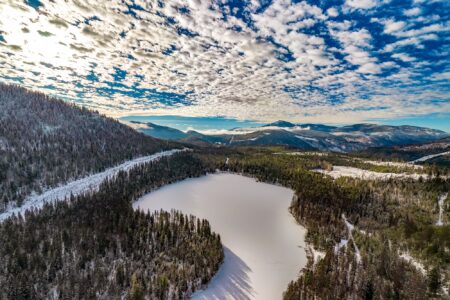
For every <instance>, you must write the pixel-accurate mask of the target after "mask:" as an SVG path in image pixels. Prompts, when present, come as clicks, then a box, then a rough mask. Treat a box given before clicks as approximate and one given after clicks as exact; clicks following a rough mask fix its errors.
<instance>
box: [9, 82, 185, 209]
mask: <svg viewBox="0 0 450 300" xmlns="http://www.w3.org/2000/svg"><path fill="white" fill-rule="evenodd" d="M176 147H177V146H175V145H173V144H171V143H168V142H162V141H158V140H156V139H153V138H151V137H148V136H145V135H143V134H141V133H138V132H136V131H135V130H133V129H131V128H129V127H128V126H125V125H123V124H121V123H119V122H118V121H116V120H113V119H110V118H106V117H104V116H101V115H99V114H98V113H96V112H93V111H90V110H88V109H84V108H79V107H78V106H75V105H69V104H67V103H65V102H63V101H61V100H57V99H55V98H51V97H48V96H46V95H45V94H42V93H37V92H31V91H28V90H26V89H23V88H19V87H17V86H14V85H5V84H1V83H0V212H1V211H3V210H4V209H5V208H6V207H7V206H8V205H20V204H21V202H22V201H23V200H24V198H25V197H26V196H28V195H30V194H31V193H32V192H35V193H38V194H39V193H41V192H42V190H45V189H47V188H50V187H55V186H57V185H59V184H61V183H64V182H67V181H68V180H72V179H75V178H80V177H84V176H86V175H88V174H91V173H96V172H99V171H102V170H104V169H106V168H108V167H112V166H114V165H116V164H118V163H121V162H123V161H125V160H129V159H131V158H133V157H136V156H141V155H148V154H151V153H155V152H158V151H161V150H164V149H169V148H170V149H172V148H176Z"/></svg>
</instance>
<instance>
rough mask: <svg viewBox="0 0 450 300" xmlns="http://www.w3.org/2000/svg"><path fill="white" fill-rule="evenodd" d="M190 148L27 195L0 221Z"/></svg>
mask: <svg viewBox="0 0 450 300" xmlns="http://www.w3.org/2000/svg"><path fill="white" fill-rule="evenodd" d="M187 150H188V149H182V150H180V149H173V150H168V151H163V152H158V153H155V154H152V155H149V156H143V157H139V158H136V159H133V160H129V161H127V162H124V163H122V164H120V165H118V166H115V167H112V168H109V169H106V170H105V171H103V172H100V173H96V174H93V175H90V176H87V177H84V178H81V179H78V180H75V181H71V182H68V183H66V184H64V185H62V186H59V187H56V188H53V189H50V190H47V191H45V192H44V193H42V194H40V195H31V196H29V197H27V198H26V199H25V201H24V203H23V205H22V206H20V207H11V208H8V209H7V210H6V211H4V212H3V213H1V214H0V222H1V221H4V220H6V219H7V218H9V217H11V216H12V215H13V214H16V215H18V214H23V213H25V211H27V210H29V209H40V208H42V207H43V206H44V204H45V203H48V202H54V201H63V200H65V199H68V198H69V197H70V195H74V196H76V195H80V194H82V193H84V192H87V191H95V190H97V189H98V188H99V186H100V184H101V183H102V182H103V181H104V180H106V179H107V178H112V177H113V176H116V175H117V174H118V173H119V172H120V171H129V170H130V169H132V168H133V167H135V166H137V165H140V164H144V163H147V162H151V161H154V160H157V159H160V158H162V157H165V156H170V155H173V154H175V153H177V152H182V151H187Z"/></svg>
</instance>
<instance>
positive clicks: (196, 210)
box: [133, 173, 307, 300]
mask: <svg viewBox="0 0 450 300" xmlns="http://www.w3.org/2000/svg"><path fill="white" fill-rule="evenodd" d="M292 196H293V191H292V190H290V189H287V188H283V187H280V186H275V185H270V184H266V183H261V182H257V181H256V180H255V179H253V178H248V177H244V176H240V175H236V174H229V173H219V174H210V175H207V176H203V177H200V178H195V179H188V180H184V181H182V182H179V183H175V184H171V185H168V186H165V187H162V188H161V189H159V190H157V191H155V192H152V193H150V194H147V195H145V196H143V197H142V198H141V199H139V200H138V201H137V202H135V203H134V205H133V206H134V208H135V209H142V210H145V211H147V210H150V211H155V210H160V209H164V210H172V209H176V210H180V211H182V212H184V213H186V214H192V215H195V216H197V217H200V218H205V219H207V220H208V221H209V222H210V224H211V226H212V229H213V230H214V231H215V232H217V233H219V234H220V236H221V238H222V243H223V244H224V250H225V260H224V263H223V264H222V266H221V267H220V269H219V271H218V273H217V274H216V276H214V278H213V279H212V281H211V282H210V283H209V285H208V287H207V288H206V289H205V290H202V291H199V292H197V293H195V294H194V295H193V297H192V299H205V300H206V299H208V300H213V299H239V300H241V299H242V300H246V299H258V300H265V299H267V300H276V299H281V298H282V293H283V291H284V290H286V288H287V286H288V284H289V282H290V281H291V280H295V279H296V278H297V276H298V273H299V271H300V270H301V268H302V267H303V266H305V265H306V261H307V258H306V252H305V249H304V247H305V243H304V235H305V229H304V228H302V227H301V226H299V225H298V224H296V222H295V220H294V218H293V216H292V215H291V214H290V213H289V211H288V208H289V205H290V202H291V199H292Z"/></svg>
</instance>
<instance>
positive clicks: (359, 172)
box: [313, 166, 429, 180]
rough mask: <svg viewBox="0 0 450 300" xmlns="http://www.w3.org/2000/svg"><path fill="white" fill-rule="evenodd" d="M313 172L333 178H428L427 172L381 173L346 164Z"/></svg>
mask: <svg viewBox="0 0 450 300" xmlns="http://www.w3.org/2000/svg"><path fill="white" fill-rule="evenodd" d="M313 171H315V172H319V173H322V174H325V175H329V176H331V177H333V178H335V179H336V178H339V177H344V176H345V177H352V178H359V179H369V180H370V179H381V180H388V179H390V178H412V179H415V180H418V179H419V178H420V177H422V178H423V179H427V178H429V176H428V175H427V174H417V173H412V174H408V173H381V172H374V171H369V170H363V169H359V168H354V167H346V166H333V170H331V171H327V170H322V169H315V170H313Z"/></svg>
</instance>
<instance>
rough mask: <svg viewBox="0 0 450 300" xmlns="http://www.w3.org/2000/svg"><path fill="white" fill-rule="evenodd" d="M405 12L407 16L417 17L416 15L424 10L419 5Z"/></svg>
mask: <svg viewBox="0 0 450 300" xmlns="http://www.w3.org/2000/svg"><path fill="white" fill-rule="evenodd" d="M403 13H404V15H405V16H408V17H415V16H418V15H420V14H421V13H422V10H421V9H420V8H419V7H413V8H410V9H407V10H405V11H404V12H403Z"/></svg>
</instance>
